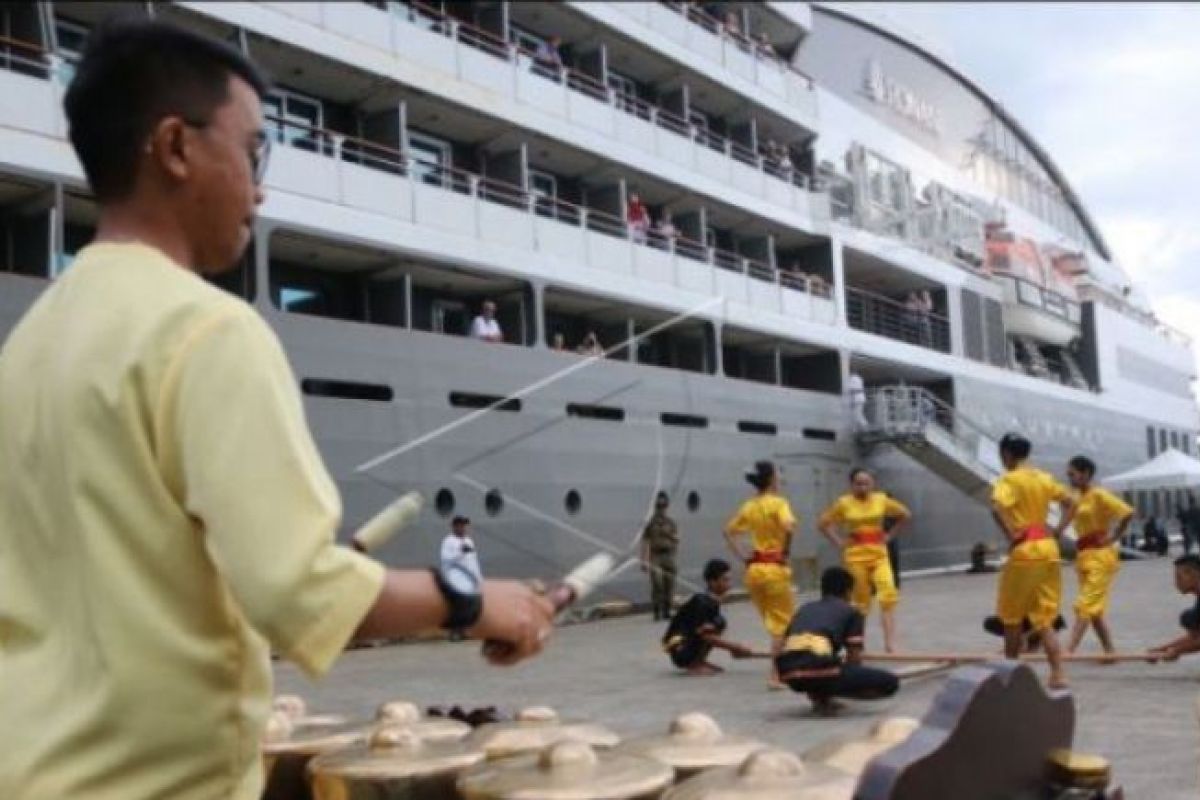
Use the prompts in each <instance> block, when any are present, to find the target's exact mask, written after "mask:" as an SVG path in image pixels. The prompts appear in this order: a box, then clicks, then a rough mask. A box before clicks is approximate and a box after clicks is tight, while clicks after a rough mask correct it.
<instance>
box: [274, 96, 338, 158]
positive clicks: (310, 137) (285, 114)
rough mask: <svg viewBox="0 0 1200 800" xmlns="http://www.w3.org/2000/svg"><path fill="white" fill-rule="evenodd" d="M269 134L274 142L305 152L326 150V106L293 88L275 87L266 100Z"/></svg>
mask: <svg viewBox="0 0 1200 800" xmlns="http://www.w3.org/2000/svg"><path fill="white" fill-rule="evenodd" d="M263 115H264V116H265V117H266V120H265V125H266V130H267V134H268V135H270V136H272V137H273V138H274V139H275V141H277V142H280V143H281V144H286V145H289V146H291V147H299V148H300V149H302V150H312V151H318V150H319V151H322V152H323V151H324V150H325V141H326V140H325V139H324V137H323V135H322V133H321V129H322V128H324V127H325V105H324V103H322V102H321V101H320V100H318V99H317V98H315V97H310V96H309V95H306V94H301V93H300V92H295V91H292V90H290V89H283V88H278V87H277V88H274V89H272V90H271V91H270V92H269V93H268V94H267V96H266V97H265V98H263Z"/></svg>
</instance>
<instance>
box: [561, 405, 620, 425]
mask: <svg viewBox="0 0 1200 800" xmlns="http://www.w3.org/2000/svg"><path fill="white" fill-rule="evenodd" d="M567 416H568V417H583V418H584V419H603V420H607V421H609V422H623V421H624V420H625V409H623V408H614V407H613V406H594V405H590V404H588V403H567Z"/></svg>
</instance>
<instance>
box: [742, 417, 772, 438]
mask: <svg viewBox="0 0 1200 800" xmlns="http://www.w3.org/2000/svg"><path fill="white" fill-rule="evenodd" d="M737 427H738V430H739V431H741V432H742V433H763V434H766V435H768V436H774V435H775V434H777V433H779V427H778V426H776V425H775V424H774V423H771V422H754V421H753V420H742V421H740V422H738V424H737Z"/></svg>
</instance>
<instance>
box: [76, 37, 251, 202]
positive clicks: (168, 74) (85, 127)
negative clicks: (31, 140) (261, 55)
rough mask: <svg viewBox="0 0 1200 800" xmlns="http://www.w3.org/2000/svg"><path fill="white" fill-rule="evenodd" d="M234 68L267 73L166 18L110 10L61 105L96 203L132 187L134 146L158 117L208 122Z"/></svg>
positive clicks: (244, 73)
mask: <svg viewBox="0 0 1200 800" xmlns="http://www.w3.org/2000/svg"><path fill="white" fill-rule="evenodd" d="M231 76H236V77H238V78H241V79H242V80H244V81H246V83H248V84H250V86H251V87H252V88H253V89H254V91H255V92H257V93H258V95H259V97H262V96H264V95H265V94H266V93H267V90H268V82H267V79H266V78H265V77H264V76H263V74H262V73H261V72H260V71H259V69H258V68H257V67H256V66H255V65H254V64H253V63H251V62H250V60H249V59H247V58H246V57H245V56H243V55H242V54H241V53H239V52H238V51H237V50H235V49H234V48H233V47H231V46H230V45H228V44H226V43H224V42H222V41H220V40H218V39H213V38H211V37H208V36H205V35H203V34H200V33H197V32H195V31H190V30H187V29H185V28H180V27H178V26H176V25H172V24H170V23H166V22H158V21H150V20H144V19H134V18H130V17H117V18H110V19H109V20H106V21H105V22H104V23H101V25H99V26H98V27H97V28H96V30H95V31H94V32H93V33H92V36H91V38H90V39H89V41H88V44H87V47H86V49H85V50H84V53H83V58H82V60H81V61H80V62H79V66H78V68H77V69H76V71H75V78H74V80H73V81H72V82H71V87H70V88H69V89H68V90H67V95H66V98H65V99H64V100H63V107H64V108H65V109H66V113H67V123H68V125H69V127H70V137H71V144H72V146H74V148H75V154H76V155H77V156H79V161H80V163H81V164H83V171H84V173H85V174H86V175H87V179H88V183H90V184H91V187H92V192H93V193H94V194H95V196H96V199H97V200H98V201H100V202H101V203H105V202H112V201H116V200H121V199H124V198H125V197H127V196H128V195H129V193H130V192H131V191H132V190H133V185H134V181H135V179H136V177H137V176H136V172H137V163H138V160H139V151H140V149H141V148H142V146H143V144H144V143H145V141H146V137H147V136H149V135H150V132H151V131H152V130H153V129H154V126H155V125H156V124H157V123H158V121H159V120H161V119H162V118H163V117H166V116H172V115H178V116H180V117H182V118H184V119H185V120H187V121H189V122H191V123H194V124H203V123H206V122H208V121H209V120H210V119H211V118H212V115H213V112H214V111H215V110H216V109H217V108H219V107H220V106H221V105H222V104H224V103H225V102H227V101H228V99H229V79H230V77H231Z"/></svg>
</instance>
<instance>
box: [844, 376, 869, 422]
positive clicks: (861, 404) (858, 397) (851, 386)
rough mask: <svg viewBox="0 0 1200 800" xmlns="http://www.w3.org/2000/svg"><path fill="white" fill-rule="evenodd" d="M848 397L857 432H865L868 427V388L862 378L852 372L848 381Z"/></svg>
mask: <svg viewBox="0 0 1200 800" xmlns="http://www.w3.org/2000/svg"><path fill="white" fill-rule="evenodd" d="M846 396H847V399H848V400H849V401H850V416H851V419H852V420H853V422H854V428H855V430H863V429H864V428H866V427H867V415H866V413H865V412H866V407H867V387H866V384H865V383H864V382H863V379H862V376H861V375H859V374H858V373H857V372H851V373H850V377H849V378H848V379H847V380H846Z"/></svg>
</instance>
